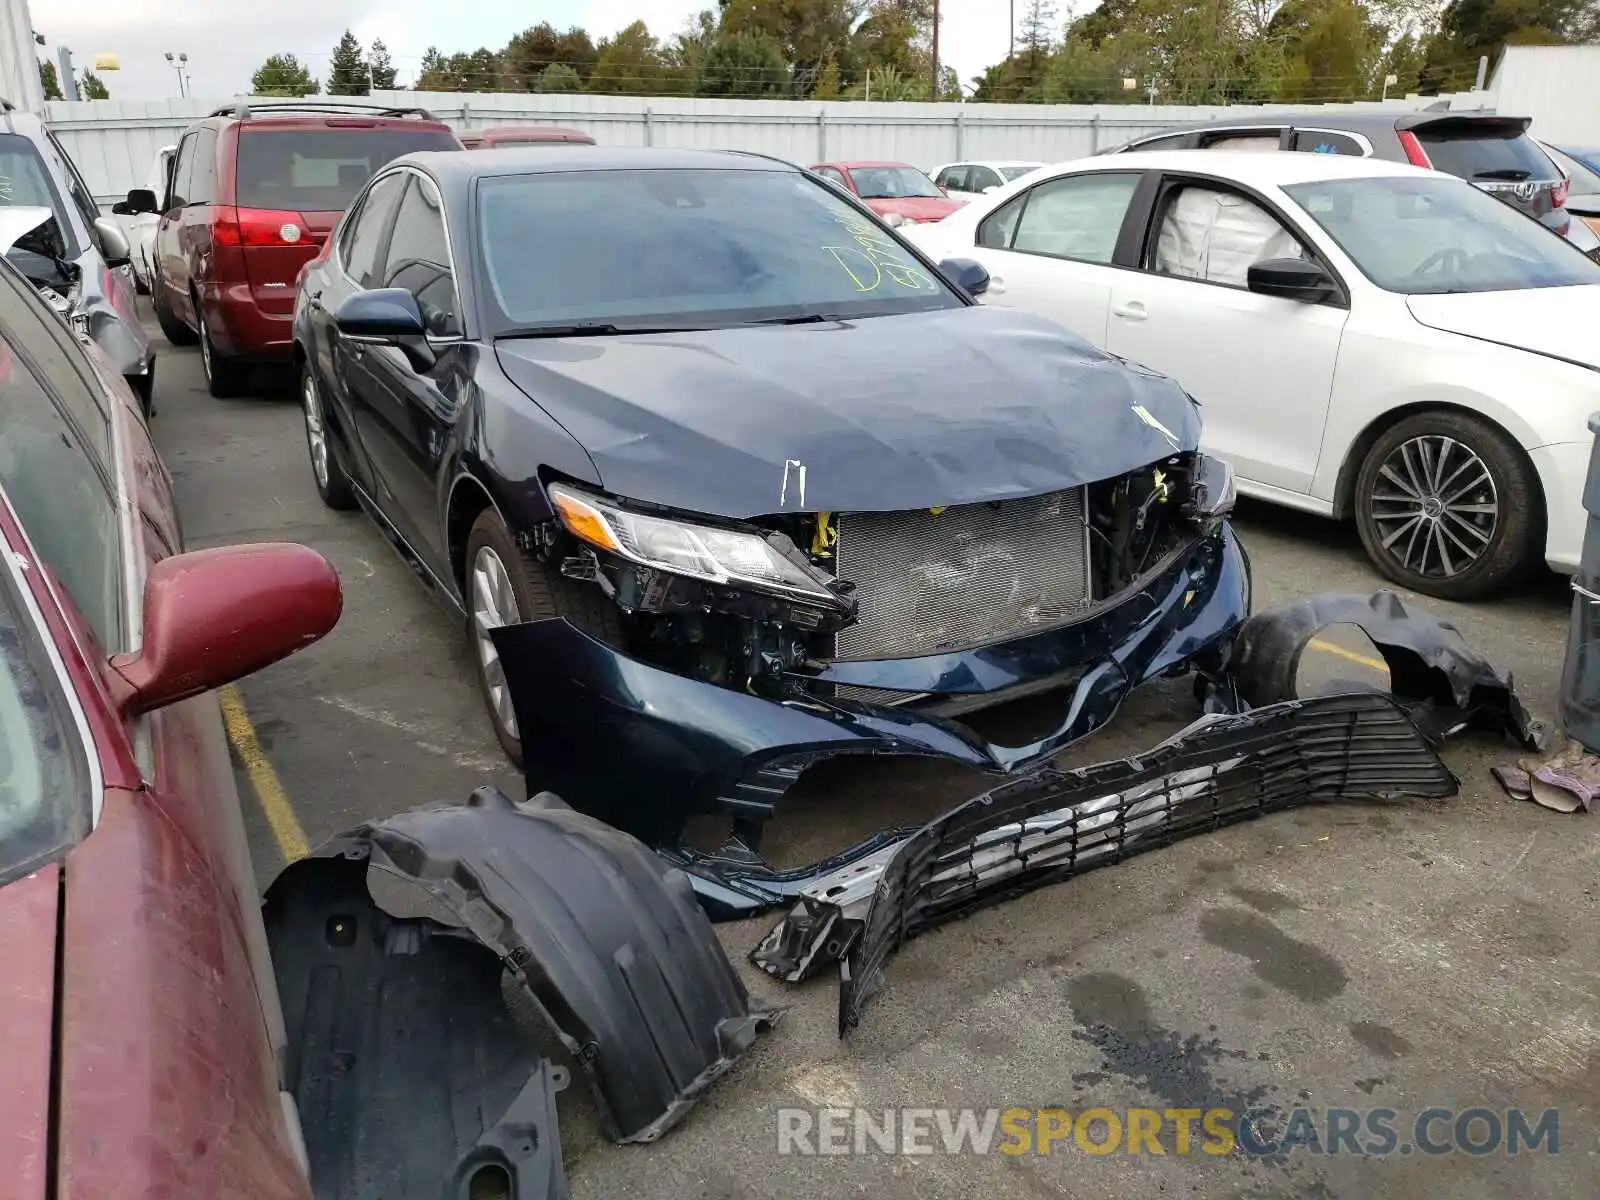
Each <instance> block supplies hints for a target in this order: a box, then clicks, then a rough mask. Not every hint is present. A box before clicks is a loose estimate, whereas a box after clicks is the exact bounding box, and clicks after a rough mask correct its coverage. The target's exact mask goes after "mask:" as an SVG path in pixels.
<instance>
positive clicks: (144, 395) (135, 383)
mask: <svg viewBox="0 0 1600 1200" xmlns="http://www.w3.org/2000/svg"><path fill="white" fill-rule="evenodd" d="M123 378H124V379H126V380H127V381H128V387H129V388H130V389H131V390H132V391H133V394H134V395H135V396H137V397H138V398H139V411H140V412H142V413H143V414H144V419H145V420H146V421H148V420H149V419H150V418H151V417H153V416H155V415H156V404H155V396H156V360H155V358H154V357H152V358H151V359H150V365H149V366H147V367H146V368H145V372H144V374H143V375H124V376H123Z"/></svg>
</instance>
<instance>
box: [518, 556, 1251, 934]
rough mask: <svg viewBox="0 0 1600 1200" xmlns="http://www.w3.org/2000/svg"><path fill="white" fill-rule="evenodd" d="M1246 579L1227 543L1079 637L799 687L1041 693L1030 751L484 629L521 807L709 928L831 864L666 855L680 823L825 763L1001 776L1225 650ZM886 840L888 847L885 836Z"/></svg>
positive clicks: (822, 675)
mask: <svg viewBox="0 0 1600 1200" xmlns="http://www.w3.org/2000/svg"><path fill="white" fill-rule="evenodd" d="M1249 603H1250V570H1249V564H1248V562H1247V561H1246V559H1245V556H1244V553H1243V551H1242V550H1241V549H1240V547H1239V544H1238V542H1237V541H1236V540H1235V538H1234V535H1233V532H1232V530H1231V529H1230V528H1229V527H1228V526H1227V525H1226V524H1223V525H1220V526H1219V527H1218V528H1217V529H1216V530H1215V531H1213V532H1212V533H1210V534H1208V535H1207V536H1205V537H1202V538H1200V539H1198V540H1196V541H1195V542H1193V543H1191V544H1190V545H1189V546H1187V547H1185V548H1184V549H1183V550H1181V551H1179V552H1177V553H1175V554H1174V555H1173V556H1172V557H1171V558H1170V560H1169V561H1168V562H1167V563H1166V564H1165V565H1164V566H1163V567H1162V568H1161V569H1160V570H1159V571H1157V572H1155V573H1154V575H1153V576H1152V577H1151V579H1150V580H1149V582H1148V583H1147V584H1146V586H1144V587H1143V588H1141V589H1140V590H1138V591H1137V592H1134V593H1132V594H1130V595H1129V596H1127V597H1126V598H1124V599H1123V600H1122V601H1121V602H1120V603H1118V604H1116V605H1114V606H1112V607H1110V608H1109V609H1107V610H1105V611H1103V612H1101V613H1098V614H1096V615H1094V616H1092V617H1088V618H1085V619H1084V620H1082V621H1079V622H1077V623H1075V624H1072V625H1068V626H1064V627H1062V628H1059V629H1055V630H1051V631H1049V632H1046V633H1039V634H1033V635H1031V636H1029V637H1025V638H1019V639H1017V640H1015V641H1012V642H1007V643H1002V644H998V645H994V646H988V647H983V648H980V649H977V650H971V651H966V652H962V653H950V654H937V655H930V656H926V657H923V658H914V659H899V660H889V661H882V662H851V663H839V664H834V665H832V666H831V667H827V668H824V669H822V670H820V672H818V673H816V674H813V675H811V676H807V677H806V678H807V679H808V680H817V679H820V680H822V681H824V682H831V683H838V684H849V685H853V686H859V687H870V688H892V689H901V690H906V691H912V692H917V693H926V694H929V695H932V696H935V697H947V698H953V697H960V696H973V695H984V696H988V697H990V698H991V699H992V700H993V701H995V702H998V701H999V700H1000V699H1003V698H1004V697H1005V695H1006V694H1007V693H1012V692H1015V693H1018V694H1020V693H1022V692H1024V691H1026V690H1029V688H1030V686H1034V687H1036V686H1037V685H1039V684H1040V683H1041V682H1044V681H1048V682H1049V683H1050V685H1051V686H1060V687H1061V688H1062V689H1063V691H1064V693H1065V703H1064V706H1063V709H1062V713H1061V718H1060V720H1059V722H1058V723H1057V724H1056V726H1055V728H1054V729H1053V730H1052V731H1051V732H1050V733H1049V734H1047V735H1046V736H1045V737H1043V738H1041V739H1039V740H1038V741H1036V742H1032V743H1030V744H1028V745H1025V746H997V745H993V744H990V743H988V742H986V741H984V740H983V739H981V738H980V737H978V735H977V734H975V733H974V732H973V731H972V730H971V729H969V728H967V727H966V726H964V725H962V724H959V723H958V722H956V721H953V720H950V719H948V718H945V717H940V716H936V715H933V714H931V713H929V712H926V711H919V710H917V709H913V708H890V707H882V706H878V705H873V704H867V703H862V702H859V701H855V700H849V699H844V698H840V699H827V698H822V697H818V696H816V695H814V694H812V693H810V692H808V691H806V690H804V688H802V687H801V686H799V681H796V682H795V684H794V686H792V687H790V688H788V689H787V690H786V691H785V693H784V695H783V698H781V699H767V698H764V697H761V696H756V695H751V694H748V693H745V692H740V691H734V690H732V689H730V688H724V687H719V686H717V685H715V684H711V683H705V682H702V681H700V680H696V679H690V678H687V677H686V676H683V675H678V674H675V673H673V672H671V671H667V670H664V669H662V668H659V667H655V666H651V665H649V664H646V663H642V662H639V661H637V660H636V659H632V658H629V657H627V656H626V655H624V654H622V653H620V652H619V651H617V650H614V649H612V648H610V647H608V646H605V645H602V644H601V643H600V642H597V641H595V640H594V639H592V638H590V637H588V636H586V635H585V634H583V633H581V632H579V631H578V630H577V629H575V628H573V627H572V626H571V625H569V624H568V623H567V622H565V621H562V620H559V619H557V620H549V621H537V622H530V623H527V624H522V625H512V626H506V627H504V628H500V629H496V630H494V632H493V637H494V640H495V645H496V647H497V649H498V650H499V652H500V656H501V659H502V661H503V662H504V664H505V670H506V677H507V679H508V680H509V681H510V683H511V689H512V698H513V702H514V704H515V707H516V714H517V724H518V726H519V728H520V729H521V730H522V739H523V756H524V762H525V763H526V764H527V765H526V772H527V776H528V790H529V792H530V794H532V793H536V792H539V791H543V790H549V791H553V792H555V793H557V794H559V795H560V796H562V797H563V798H564V799H566V800H567V802H568V803H570V804H572V805H573V807H575V808H577V809H579V810H580V811H582V812H586V813H589V814H591V815H593V816H596V817H598V818H600V819H601V820H603V821H606V822H608V823H609V824H612V825H615V826H616V827H618V828H619V829H624V830H626V831H628V832H629V833H632V834H633V835H634V836H636V837H638V838H640V839H641V840H643V841H644V842H646V843H647V844H649V845H652V846H655V847H657V848H659V849H662V850H663V851H664V853H666V854H667V855H668V857H669V858H670V859H671V860H672V861H673V862H675V863H676V864H677V865H679V866H681V867H683V868H684V869H685V870H687V871H689V872H690V873H691V875H692V876H693V878H694V885H695V888H696V890H697V891H699V893H700V895H701V900H702V902H703V903H704V904H705V905H706V906H707V908H708V910H709V911H710V912H711V913H712V915H713V916H716V917H726V916H737V915H748V914H750V913H752V912H756V911H760V910H761V909H764V908H768V907H771V906H773V905H776V904H783V903H786V902H787V901H788V900H789V899H791V898H793V897H794V896H795V895H797V894H798V893H799V891H800V890H801V889H802V888H803V887H804V886H805V883H806V882H807V880H808V879H809V878H811V877H814V876H815V875H816V874H818V873H825V872H826V871H827V870H830V869H832V866H833V865H834V864H833V863H832V862H829V863H821V864H817V866H816V867H814V868H808V869H806V870H803V871H798V872H778V871H774V870H772V869H771V868H770V867H768V866H767V865H766V864H765V863H764V862H763V861H762V860H761V859H760V858H759V857H758V856H757V855H755V854H754V853H753V852H752V853H741V852H740V851H739V847H737V846H733V847H730V850H729V852H726V853H722V854H718V855H701V854H697V853H695V852H693V851H689V850H687V849H684V848H681V847H679V846H678V842H679V840H680V835H681V834H682V831H683V828H684V825H685V823H686V822H687V821H689V820H690V819H691V818H693V817H696V816H700V815H705V814H721V815H724V816H726V817H729V818H731V819H732V820H733V821H734V822H735V823H738V824H742V825H744V826H746V827H750V826H753V825H758V824H759V822H761V821H764V820H766V819H767V818H768V817H770V816H771V815H772V814H773V812H774V811H775V810H776V808H777V806H778V804H779V802H780V801H781V800H782V798H783V794H784V792H785V791H786V790H787V789H788V787H789V786H790V785H791V784H792V783H793V782H794V781H795V780H796V779H797V778H798V777H799V775H800V774H801V772H802V771H804V770H805V769H806V768H807V767H809V766H811V765H812V764H813V763H815V762H817V761H819V760H821V759H823V758H828V757H831V756H835V755H845V754H864V755H887V754H894V755H914V756H924V757H934V758H946V759H949V760H951V761H953V762H958V763H961V764H963V765H966V766H970V767H976V768H979V769H982V770H988V771H995V772H1001V773H1005V772H1011V771H1014V770H1017V769H1019V768H1021V767H1025V766H1027V765H1028V764H1030V763H1033V762H1036V761H1037V760H1039V759H1041V758H1043V757H1044V756H1046V755H1048V754H1051V753H1053V752H1054V751H1056V750H1059V749H1061V748H1062V747H1063V746H1066V745H1068V744H1070V743H1072V742H1075V741H1077V740H1079V739H1080V738H1083V737H1086V736H1087V735H1088V734H1090V733H1093V732H1094V731H1095V730H1096V729H1099V728H1100V727H1101V726H1102V725H1104V724H1105V723H1106V722H1107V721H1109V720H1110V719H1111V717H1112V716H1114V715H1115V713H1116V711H1117V708H1118V706H1119V705H1120V704H1121V703H1122V700H1123V698H1124V697H1125V696H1126V695H1127V694H1128V692H1129V691H1131V690H1132V689H1133V688H1134V687H1136V686H1138V685H1139V684H1141V683H1144V682H1145V681H1147V680H1149V679H1153V678H1155V677H1157V676H1159V675H1163V674H1168V673H1171V672H1174V671H1181V670H1184V669H1186V668H1188V667H1189V666H1191V665H1194V664H1195V663H1196V662H1199V661H1210V658H1211V657H1214V658H1215V660H1216V664H1217V665H1220V663H1221V661H1222V654H1223V651H1224V650H1225V649H1226V646H1227V644H1228V641H1229V639H1230V638H1231V636H1232V634H1233V633H1234V631H1235V630H1236V629H1237V628H1238V626H1239V624H1240V623H1241V622H1242V621H1243V620H1244V619H1245V617H1246V615H1247V614H1248V612H1249ZM886 836H887V835H886Z"/></svg>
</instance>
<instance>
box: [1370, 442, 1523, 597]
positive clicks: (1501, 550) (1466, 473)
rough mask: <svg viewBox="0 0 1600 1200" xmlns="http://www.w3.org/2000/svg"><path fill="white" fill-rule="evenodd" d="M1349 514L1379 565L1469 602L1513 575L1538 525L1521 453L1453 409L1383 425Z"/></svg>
mask: <svg viewBox="0 0 1600 1200" xmlns="http://www.w3.org/2000/svg"><path fill="white" fill-rule="evenodd" d="M1355 511H1356V526H1357V528H1358V529H1359V530H1360V533H1361V543H1362V545H1363V546H1364V547H1366V551H1367V555H1368V557H1370V558H1371V559H1372V562H1373V564H1374V565H1375V566H1376V567H1377V568H1378V570H1379V571H1381V572H1382V573H1383V574H1384V575H1385V576H1387V577H1388V578H1389V579H1392V580H1393V581H1394V582H1395V583H1398V584H1400V585H1401V586H1403V587H1406V588H1409V589H1411V590H1412V591H1416V592H1422V593H1423V594H1424V595H1428V596H1438V597H1440V598H1441V599H1445V600H1476V599H1479V598H1480V597H1483V596H1487V595H1490V594H1492V593H1493V592H1496V591H1498V590H1500V589H1501V588H1503V587H1505V586H1506V585H1508V584H1510V583H1513V582H1515V581H1516V580H1517V579H1519V578H1521V577H1522V576H1523V575H1524V574H1526V572H1527V570H1528V568H1529V567H1531V566H1532V565H1533V564H1534V562H1535V561H1536V557H1537V552H1538V549H1539V545H1538V540H1539V537H1540V535H1541V533H1542V529H1543V521H1542V513H1543V505H1542V503H1541V498H1540V493H1539V480H1538V476H1537V475H1535V473H1534V470H1533V464H1532V463H1531V462H1529V460H1528V456H1527V455H1526V454H1525V453H1523V451H1522V448H1521V447H1520V446H1518V445H1517V444H1516V443H1515V442H1514V441H1512V439H1511V438H1509V437H1507V436H1506V434H1505V433H1503V432H1502V431H1501V430H1500V429H1498V428H1496V427H1495V426H1493V425H1491V424H1489V422H1487V421H1485V420H1483V419H1482V418H1481V417H1475V416H1472V415H1470V414H1467V413H1460V412H1431V413H1420V414H1418V415H1417V416H1414V417H1408V418H1406V419H1405V420H1403V421H1400V422H1398V423H1396V424H1395V425H1394V426H1393V427H1391V428H1390V429H1388V430H1385V431H1384V433H1383V434H1382V435H1380V436H1379V437H1378V439H1377V441H1375V442H1374V443H1373V444H1372V447H1371V448H1370V449H1369V450H1368V451H1367V455H1366V457H1365V458H1364V459H1363V460H1362V463H1361V470H1360V473H1359V474H1358V475H1357V477H1356V492H1355Z"/></svg>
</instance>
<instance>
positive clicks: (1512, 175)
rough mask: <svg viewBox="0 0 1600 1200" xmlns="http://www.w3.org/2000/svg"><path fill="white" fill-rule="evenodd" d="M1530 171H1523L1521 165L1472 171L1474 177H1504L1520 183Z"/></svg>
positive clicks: (1530, 173)
mask: <svg viewBox="0 0 1600 1200" xmlns="http://www.w3.org/2000/svg"><path fill="white" fill-rule="evenodd" d="M1532 174H1533V172H1532V171H1524V170H1523V169H1522V168H1521V167H1495V168H1494V169H1493V170H1490V171H1474V172H1473V173H1472V177H1473V178H1474V179H1505V180H1509V181H1510V182H1512V183H1521V182H1522V181H1523V180H1524V179H1527V178H1528V177H1529V176H1530V175H1532Z"/></svg>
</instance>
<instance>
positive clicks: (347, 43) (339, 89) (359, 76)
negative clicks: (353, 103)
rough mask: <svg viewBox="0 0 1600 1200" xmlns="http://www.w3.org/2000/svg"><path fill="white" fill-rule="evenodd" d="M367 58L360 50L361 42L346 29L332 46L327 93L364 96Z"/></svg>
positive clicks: (331, 94)
mask: <svg viewBox="0 0 1600 1200" xmlns="http://www.w3.org/2000/svg"><path fill="white" fill-rule="evenodd" d="M367 91H368V89H367V59H366V55H364V54H363V53H362V52H361V43H360V42H358V41H356V35H355V34H353V33H351V32H350V31H349V30H348V29H346V30H345V31H344V36H343V37H341V38H340V39H339V42H338V44H337V45H336V46H334V48H333V56H332V61H331V62H330V63H329V66H328V95H330V96H365V95H366V94H367Z"/></svg>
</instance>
